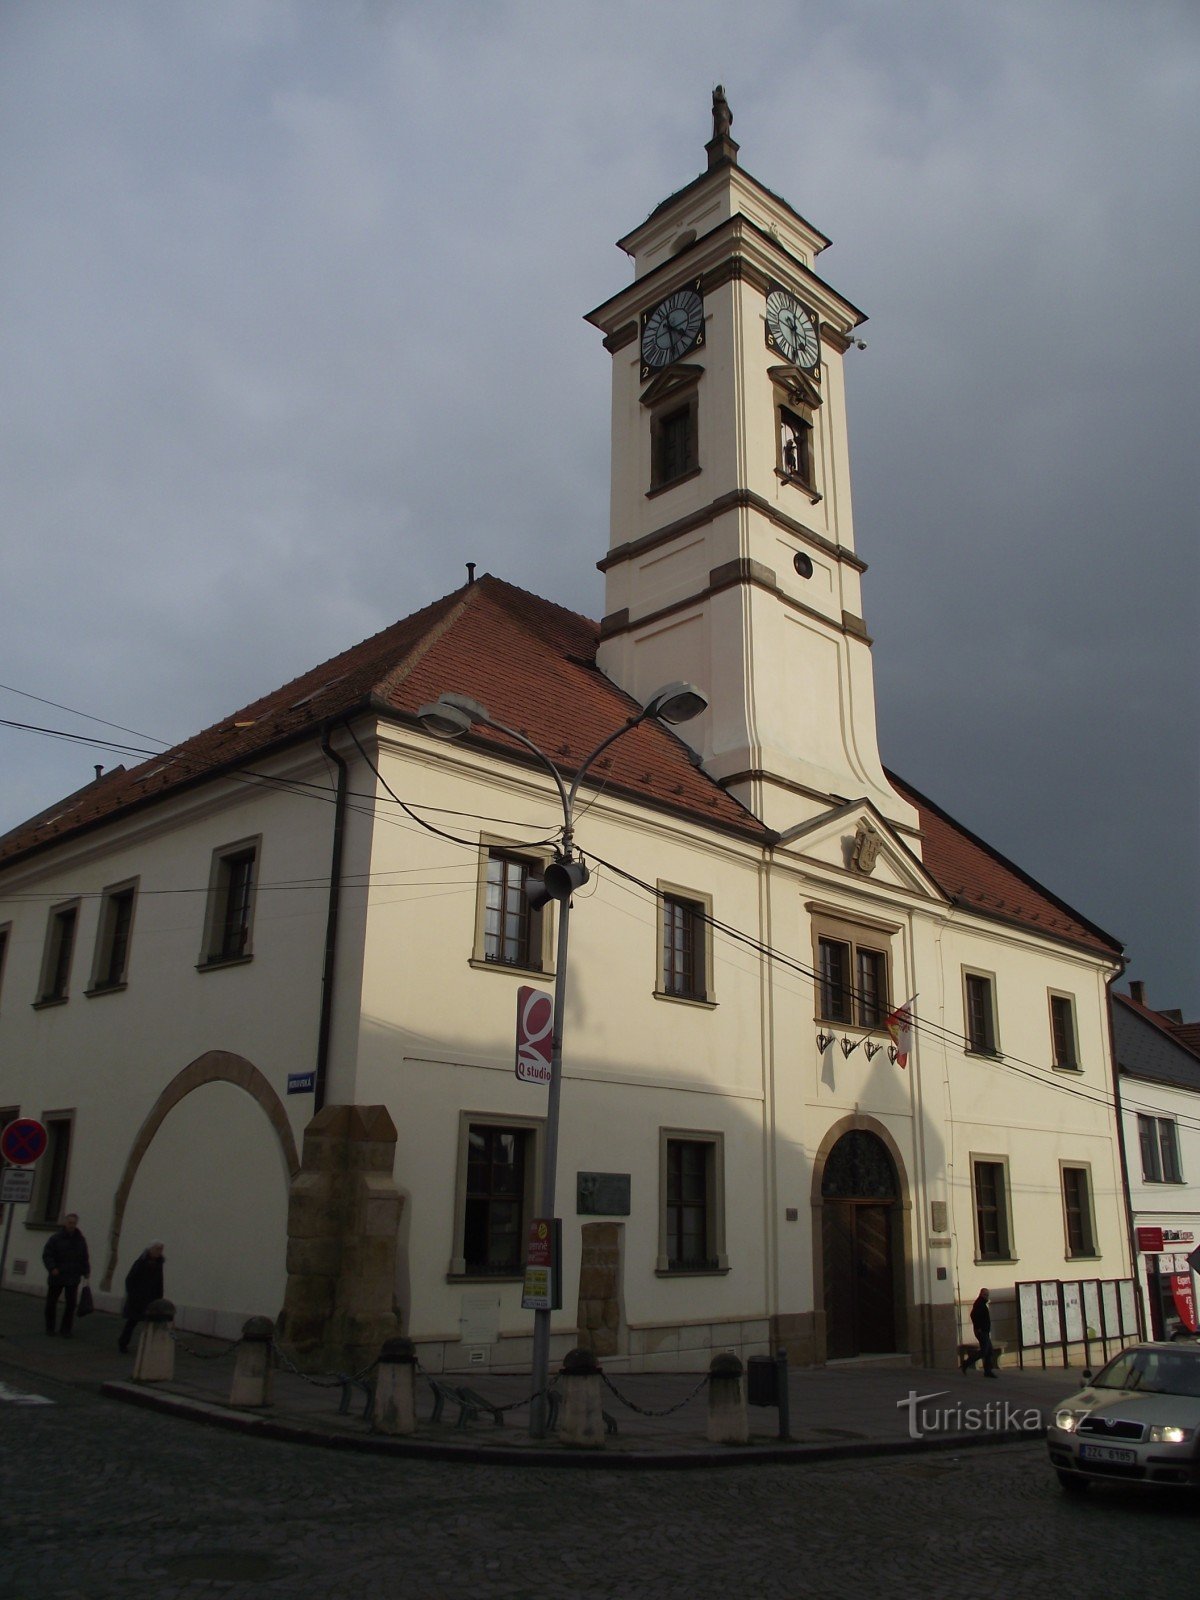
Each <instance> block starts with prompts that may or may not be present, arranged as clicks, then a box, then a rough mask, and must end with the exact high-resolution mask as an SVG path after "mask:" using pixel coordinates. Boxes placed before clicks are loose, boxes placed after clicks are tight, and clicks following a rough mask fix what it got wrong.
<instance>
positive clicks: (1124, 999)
mask: <svg viewBox="0 0 1200 1600" xmlns="http://www.w3.org/2000/svg"><path fill="white" fill-rule="evenodd" d="M1113 999H1114V1000H1119V1001H1120V1003H1121V1004H1122V1005H1123V1006H1124V1007H1125V1008H1126V1009H1127V1010H1129V1011H1132V1012H1134V1013H1135V1015H1137V1016H1139V1017H1141V1018H1142V1019H1143V1021H1145V1022H1149V1023H1151V1024H1153V1026H1154V1027H1156V1028H1157V1029H1158V1030H1159V1032H1160V1033H1165V1034H1166V1035H1167V1037H1168V1038H1169V1039H1173V1040H1174V1041H1175V1043H1176V1044H1178V1045H1182V1046H1183V1048H1184V1049H1185V1050H1189V1051H1190V1052H1191V1053H1192V1055H1194V1056H1200V1022H1176V1021H1175V1017H1174V1016H1166V1015H1165V1014H1164V1013H1163V1012H1161V1011H1156V1010H1155V1009H1154V1007H1153V1006H1148V1005H1147V1004H1146V1003H1145V1001H1143V1000H1137V999H1135V998H1134V996H1133V995H1132V994H1121V993H1120V992H1119V991H1118V990H1116V989H1114V990H1113ZM1176 1015H1178V1013H1176Z"/></svg>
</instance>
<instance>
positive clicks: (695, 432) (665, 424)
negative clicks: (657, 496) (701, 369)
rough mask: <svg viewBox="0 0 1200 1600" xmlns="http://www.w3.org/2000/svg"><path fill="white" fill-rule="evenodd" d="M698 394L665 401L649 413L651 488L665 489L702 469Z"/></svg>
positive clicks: (694, 390) (693, 389)
mask: <svg viewBox="0 0 1200 1600" xmlns="http://www.w3.org/2000/svg"><path fill="white" fill-rule="evenodd" d="M699 398H700V397H699V391H698V390H697V389H696V388H694V387H693V388H692V389H691V391H690V392H689V393H686V394H684V395H683V396H682V397H679V396H676V397H674V398H672V399H670V400H664V401H663V402H662V404H661V405H659V406H656V407H655V409H654V410H653V411H652V412H651V414H650V488H651V490H652V491H653V490H655V489H665V488H667V487H668V486H669V485H670V484H672V483H676V482H678V481H679V480H680V479H681V478H686V477H689V476H690V475H691V474H692V473H693V472H696V471H697V470H698V469H699V466H700V438H699V417H700V403H699Z"/></svg>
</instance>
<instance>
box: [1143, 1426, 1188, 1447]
mask: <svg viewBox="0 0 1200 1600" xmlns="http://www.w3.org/2000/svg"><path fill="white" fill-rule="evenodd" d="M1194 1431H1195V1430H1194V1429H1192V1428H1173V1427H1170V1426H1168V1424H1167V1423H1165V1422H1164V1423H1161V1424H1159V1423H1156V1424H1155V1425H1154V1426H1153V1427H1152V1428H1151V1429H1150V1443H1151V1444H1186V1443H1187V1442H1188V1440H1189V1439H1190V1438H1191V1437H1192V1434H1193V1432H1194Z"/></svg>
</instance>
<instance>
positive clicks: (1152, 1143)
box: [1137, 1115, 1183, 1183]
mask: <svg viewBox="0 0 1200 1600" xmlns="http://www.w3.org/2000/svg"><path fill="white" fill-rule="evenodd" d="M1137 1120H1138V1144H1139V1147H1140V1149H1141V1153H1142V1181H1143V1183H1182V1182H1183V1169H1182V1167H1181V1166H1180V1162H1179V1130H1178V1128H1177V1127H1176V1125H1175V1122H1174V1120H1173V1118H1171V1117H1149V1116H1141V1115H1139V1117H1138V1119H1137Z"/></svg>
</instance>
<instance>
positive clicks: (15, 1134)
mask: <svg viewBox="0 0 1200 1600" xmlns="http://www.w3.org/2000/svg"><path fill="white" fill-rule="evenodd" d="M46 1141H47V1134H46V1130H45V1128H44V1127H43V1126H42V1124H41V1123H40V1122H35V1121H34V1119H33V1118H32V1117H18V1118H17V1120H16V1121H15V1122H10V1123H9V1125H8V1127H7V1128H5V1130H4V1132H3V1133H0V1156H3V1157H4V1159H5V1160H6V1161H11V1162H12V1164H13V1166H14V1167H27V1166H29V1165H30V1164H31V1163H32V1162H34V1161H36V1160H37V1159H38V1158H39V1157H40V1156H43V1155H45V1153H46Z"/></svg>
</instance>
